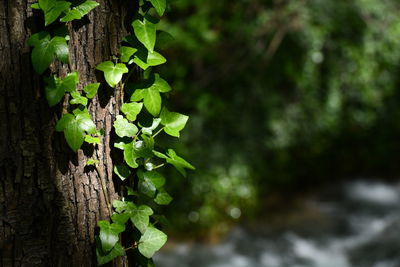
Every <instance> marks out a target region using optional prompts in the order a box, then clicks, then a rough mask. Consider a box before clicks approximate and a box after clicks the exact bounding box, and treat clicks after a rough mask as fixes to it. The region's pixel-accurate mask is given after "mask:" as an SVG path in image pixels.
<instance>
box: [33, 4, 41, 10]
mask: <svg viewBox="0 0 400 267" xmlns="http://www.w3.org/2000/svg"><path fill="white" fill-rule="evenodd" d="M31 8H32V9H40V6H39V3H34V4H32V5H31Z"/></svg>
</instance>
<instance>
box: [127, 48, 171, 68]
mask: <svg viewBox="0 0 400 267" xmlns="http://www.w3.org/2000/svg"><path fill="white" fill-rule="evenodd" d="M133 62H134V63H135V64H136V65H138V66H139V67H140V68H142V69H143V70H146V69H147V68H148V67H151V66H158V65H161V64H164V63H165V62H167V59H166V58H165V57H163V55H161V54H160V53H158V52H156V51H154V52H152V53H148V55H147V58H146V59H145V60H143V59H142V58H139V57H138V56H136V55H135V57H134V59H133Z"/></svg>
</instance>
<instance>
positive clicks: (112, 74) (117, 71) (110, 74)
mask: <svg viewBox="0 0 400 267" xmlns="http://www.w3.org/2000/svg"><path fill="white" fill-rule="evenodd" d="M96 69H98V70H100V71H103V72H104V77H105V79H106V82H107V83H108V84H109V85H110V86H111V87H115V86H116V85H117V84H118V83H119V82H120V81H121V79H122V75H123V74H124V73H127V72H128V71H129V70H128V68H127V67H126V66H125V64H123V63H117V64H116V65H114V63H112V62H111V61H105V62H102V63H100V64H99V65H97V67H96Z"/></svg>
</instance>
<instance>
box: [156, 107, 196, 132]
mask: <svg viewBox="0 0 400 267" xmlns="http://www.w3.org/2000/svg"><path fill="white" fill-rule="evenodd" d="M160 118H161V124H162V125H164V126H165V128H164V131H165V132H166V133H167V134H169V135H171V136H175V137H179V136H180V134H179V132H180V131H181V130H182V129H183V128H185V125H186V122H187V121H188V119H189V117H188V116H186V115H183V114H180V113H177V112H170V111H168V109H166V108H165V107H164V108H163V110H162V112H161V114H160Z"/></svg>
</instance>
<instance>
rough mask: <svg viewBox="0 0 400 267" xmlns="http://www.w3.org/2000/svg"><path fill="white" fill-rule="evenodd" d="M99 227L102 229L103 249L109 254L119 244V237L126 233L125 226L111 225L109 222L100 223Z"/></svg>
mask: <svg viewBox="0 0 400 267" xmlns="http://www.w3.org/2000/svg"><path fill="white" fill-rule="evenodd" d="M97 225H98V226H99V227H100V240H101V247H102V249H103V251H104V252H107V251H109V250H111V249H112V248H113V247H114V246H115V244H116V243H117V242H118V239H119V237H118V235H119V234H120V233H121V232H123V231H125V226H124V225H121V224H118V223H112V224H110V223H109V222H108V221H99V222H98V223H97Z"/></svg>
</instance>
